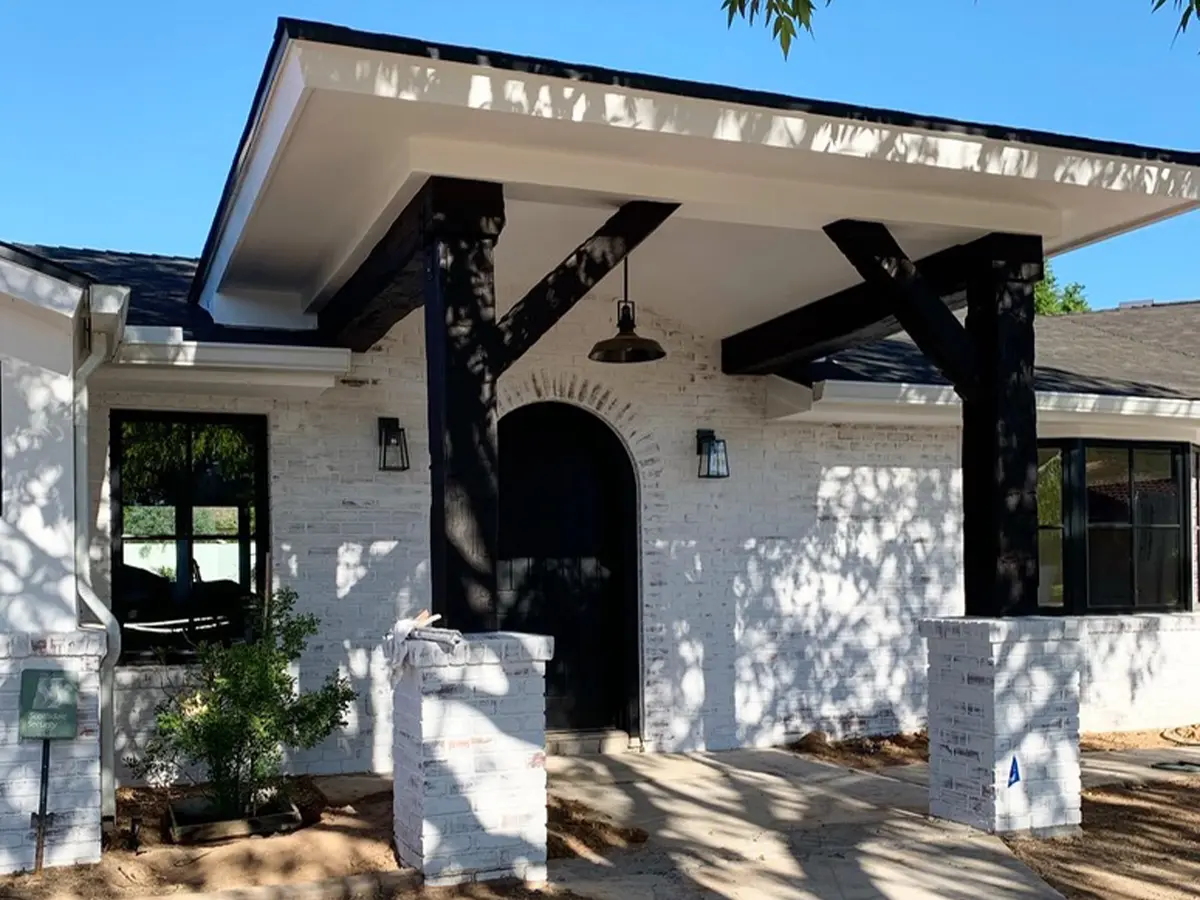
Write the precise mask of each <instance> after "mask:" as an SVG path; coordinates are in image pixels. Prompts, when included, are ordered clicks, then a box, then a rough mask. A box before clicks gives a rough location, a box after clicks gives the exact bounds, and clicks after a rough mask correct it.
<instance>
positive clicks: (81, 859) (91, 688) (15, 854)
mask: <svg viewBox="0 0 1200 900" xmlns="http://www.w3.org/2000/svg"><path fill="white" fill-rule="evenodd" d="M105 646H106V638H105V635H104V633H103V632H97V631H79V632H62V633H58V634H46V635H37V634H13V633H10V634H0V874H8V873H10V872H21V871H25V870H27V869H32V868H33V863H34V853H35V850H36V847H37V832H36V831H35V830H34V829H33V827H32V826H31V816H32V814H34V813H36V812H37V810H38V792H39V790H40V786H41V768H42V742H41V741H34V740H25V741H23V740H20V739H19V738H18V736H17V733H18V732H17V728H18V711H19V704H20V692H21V672H22V671H24V670H25V669H57V670H59V671H63V672H66V673H68V674H69V675H70V676H71V677H72V678H74V679H75V680H76V683H77V685H78V689H79V711H78V714H77V723H78V737H77V738H76V739H75V740H73V741H68V740H61V741H51V743H50V781H49V793H48V797H47V804H46V809H47V812H49V813H51V814H52V815H53V816H54V818H53V820H52V821H51V823H50V827H49V828H48V829H47V833H46V855H45V865H47V866H73V865H78V864H81V863H97V862H99V861H100V658H101V657H102V656H103V655H104V651H105Z"/></svg>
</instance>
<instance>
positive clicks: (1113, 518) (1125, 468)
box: [1085, 447, 1131, 522]
mask: <svg viewBox="0 0 1200 900" xmlns="http://www.w3.org/2000/svg"><path fill="white" fill-rule="evenodd" d="M1085 476H1086V484H1087V511H1088V521H1089V522H1130V521H1131V516H1130V511H1131V510H1130V504H1129V451H1128V450H1127V449H1125V448H1124V447H1121V448H1112V447H1088V448H1087V461H1086V468H1085Z"/></svg>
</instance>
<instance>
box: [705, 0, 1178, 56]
mask: <svg viewBox="0 0 1200 900" xmlns="http://www.w3.org/2000/svg"><path fill="white" fill-rule="evenodd" d="M832 2H833V0H825V5H826V6H828V5H829V4H830V3H832ZM1196 2H1198V3H1200V0H1196ZM721 8H722V9H723V10H725V12H726V14H727V16H728V20H729V21H728V25H729V26H730V27H732V26H733V22H734V20H735V19H737V18H738V17H739V16H740V17H741V18H743V19H745V20H746V21H747V22H748V23H749V24H751V25H753V24H754V22H755V21H756V20H757V19H758V18H759V17H761V18H762V20H763V24H764V25H766V26H767V27H769V28H770V29H771V34H772V36H773V37H774V39H775V41H776V43H778V44H779V47H780V49H781V50H783V55H784V58H786V57H787V55H788V53H789V51H790V50H791V49H792V41H793V40H794V39H795V37H796V34H797V33H798V29H800V28H803V29H804V30H805V31H807V32H809V33H810V34H811V33H812V17H813V12H814V10H815V8H816V5H815V3H814V2H813V0H721Z"/></svg>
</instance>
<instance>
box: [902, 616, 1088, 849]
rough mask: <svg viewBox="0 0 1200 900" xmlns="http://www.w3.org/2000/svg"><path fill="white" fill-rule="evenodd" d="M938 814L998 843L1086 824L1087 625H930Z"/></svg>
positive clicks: (934, 810)
mask: <svg viewBox="0 0 1200 900" xmlns="http://www.w3.org/2000/svg"><path fill="white" fill-rule="evenodd" d="M920 631H921V635H922V636H923V637H924V638H925V639H926V640H927V641H928V644H929V813H930V815H933V816H937V817H938V818H942V819H950V820H952V821H955V822H961V823H963V824H965V825H971V826H973V827H975V828H981V829H984V830H986V831H991V832H995V833H1005V832H1035V833H1059V832H1064V831H1074V830H1076V829H1077V828H1078V827H1079V824H1080V821H1081V817H1080V790H1081V784H1080V768H1079V697H1080V672H1081V666H1082V661H1083V660H1082V653H1081V650H1082V644H1081V637H1082V635H1083V624H1082V623H1081V622H1080V621H1079V620H1077V619H1065V618H1058V617H1053V618H1052V617H1038V616H1034V617H1024V618H1010V619H927V620H925V621H923V622H922V623H921V626H920Z"/></svg>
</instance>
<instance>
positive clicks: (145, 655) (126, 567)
mask: <svg viewBox="0 0 1200 900" xmlns="http://www.w3.org/2000/svg"><path fill="white" fill-rule="evenodd" d="M114 426H115V427H114V429H113V442H114V446H113V460H114V475H113V504H114V507H115V510H116V515H119V516H120V522H121V528H120V532H119V535H117V536H116V540H117V541H119V543H120V552H119V554H116V558H117V560H118V563H117V564H116V565H115V566H114V570H113V612H114V614H116V616H117V618H118V620H119V621H120V622H121V625H122V633H123V640H122V647H123V657H124V659H125V661H126V662H128V661H132V660H137V659H145V660H147V661H154V660H157V659H158V658H159V657H160V655H161V653H162V652H163V651H166V652H167V653H175V654H185V655H186V654H188V653H190V652H194V650H195V648H196V646H197V644H199V643H200V642H201V641H223V642H228V641H231V640H238V639H241V638H243V637H245V636H246V634H247V623H248V622H249V621H252V617H251V616H250V615H249V613H250V611H251V610H252V608H253V606H254V602H255V601H254V597H255V594H256V593H257V592H258V591H259V590H260V589H261V587H262V585H261V583H260V579H259V571H260V569H261V568H262V566H261V563H262V559H263V554H264V552H265V551H264V547H265V540H264V539H263V535H262V534H260V533H259V527H260V525H261V523H262V522H263V517H262V516H260V515H259V514H258V510H259V508H260V507H262V506H263V504H264V503H265V498H266V484H265V479H264V476H263V464H264V462H265V453H266V441H265V434H266V429H265V422H264V420H263V419H262V418H261V417H251V416H245V417H238V419H236V420H233V417H222V418H221V419H220V420H219V421H213V420H211V419H209V420H206V419H205V418H204V417H202V416H192V415H179V416H177V417H172V416H170V415H169V414H151V415H141V414H132V413H131V414H123V413H116V414H114Z"/></svg>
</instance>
